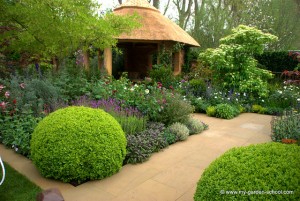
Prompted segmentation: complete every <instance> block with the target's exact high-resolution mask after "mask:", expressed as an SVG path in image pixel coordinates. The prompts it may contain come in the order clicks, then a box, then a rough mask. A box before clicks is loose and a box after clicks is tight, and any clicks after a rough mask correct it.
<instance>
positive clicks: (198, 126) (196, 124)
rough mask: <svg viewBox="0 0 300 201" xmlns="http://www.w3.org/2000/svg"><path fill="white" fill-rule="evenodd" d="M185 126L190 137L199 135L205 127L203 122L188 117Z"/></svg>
mask: <svg viewBox="0 0 300 201" xmlns="http://www.w3.org/2000/svg"><path fill="white" fill-rule="evenodd" d="M185 125H186V127H187V128H188V129H189V134H190V135H193V134H198V133H201V132H202V131H204V130H205V129H206V127H207V126H206V125H205V124H204V123H203V122H201V121H200V120H198V119H195V118H193V117H190V118H189V119H188V120H187V122H186V123H185Z"/></svg>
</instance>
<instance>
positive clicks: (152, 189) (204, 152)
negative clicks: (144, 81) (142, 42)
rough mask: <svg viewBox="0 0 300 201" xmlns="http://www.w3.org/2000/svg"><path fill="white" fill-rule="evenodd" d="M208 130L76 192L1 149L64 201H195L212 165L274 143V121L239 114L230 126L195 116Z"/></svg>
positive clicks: (0, 149) (6, 158) (0, 150)
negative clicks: (235, 152) (234, 152)
mask: <svg viewBox="0 0 300 201" xmlns="http://www.w3.org/2000/svg"><path fill="white" fill-rule="evenodd" d="M193 116H194V118H197V119H200V120H202V121H203V122H205V123H207V124H208V125H209V130H206V131H204V132H202V133H201V134H199V135H193V136H190V137H189V138H188V139H187V140H186V141H184V142H179V143H176V144H174V145H171V146H169V147H168V148H166V149H164V150H163V151H161V152H158V153H155V154H153V155H152V157H151V158H150V159H149V160H148V161H146V162H144V163H142V164H137V165H125V166H124V167H123V168H122V169H121V170H120V172H118V173H117V174H115V175H113V176H111V177H109V178H106V179H103V180H100V181H90V182H87V183H84V184H82V185H79V186H77V187H74V186H72V185H70V184H65V183H62V182H59V181H54V180H51V179H45V178H43V177H42V176H41V175H40V174H39V172H38V171H37V169H36V168H35V167H34V165H33V164H32V162H31V161H30V160H29V159H26V158H25V157H23V156H21V155H18V154H16V153H14V152H13V151H12V150H9V149H6V148H5V147H4V146H3V145H0V155H1V157H2V159H3V160H4V161H6V162H7V163H9V164H10V165H11V166H12V167H14V168H15V169H16V170H17V171H19V172H20V173H21V174H23V175H25V176H26V177H28V178H29V179H30V180H31V181H32V182H34V183H35V184H37V185H39V186H40V187H41V188H43V189H49V188H58V189H59V190H60V191H61V192H62V195H63V196H64V198H65V200H66V201H99V200H101V201H118V200H122V201H127V200H132V201H160V200H161V201H175V200H177V201H192V200H193V195H194V192H195V189H196V184H197V182H198V180H199V178H200V176H201V174H202V173H203V171H204V170H205V168H207V167H208V166H209V164H210V163H211V162H212V161H214V160H215V159H216V158H218V157H219V156H220V155H222V154H223V153H224V152H225V151H227V150H228V149H230V148H232V147H240V146H248V145H250V144H257V143H264V142H269V141H271V138H270V134H271V129H270V121H271V118H272V117H271V116H267V115H258V114H241V115H239V117H236V118H234V119H232V120H222V119H217V118H212V117H207V116H206V115H204V114H194V115H193Z"/></svg>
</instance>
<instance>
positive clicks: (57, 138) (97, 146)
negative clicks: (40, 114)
mask: <svg viewBox="0 0 300 201" xmlns="http://www.w3.org/2000/svg"><path fill="white" fill-rule="evenodd" d="M125 155H126V137H125V134H124V132H123V130H122V128H121V126H120V124H119V123H118V122H117V121H116V120H115V119H114V118H113V117H112V116H111V115H109V114H108V113H106V112H104V111H103V110H100V109H92V108H87V107H75V106H72V107H67V108H64V109H60V110H57V111H55V112H53V113H51V114H50V115H48V116H47V117H45V118H44V119H43V120H42V121H41V122H40V123H39V124H38V125H37V127H36V128H35V130H34V132H33V134H32V139H31V158H32V161H33V163H34V164H35V165H36V167H37V168H38V170H39V171H40V173H41V174H42V175H43V176H44V177H46V178H53V179H57V180H61V181H63V182H76V183H79V184H80V183H82V182H84V181H87V180H96V179H103V178H105V177H108V176H111V175H113V174H114V173H116V172H118V171H119V170H120V169H121V167H122V164H123V160H124V158H125Z"/></svg>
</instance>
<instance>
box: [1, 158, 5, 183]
mask: <svg viewBox="0 0 300 201" xmlns="http://www.w3.org/2000/svg"><path fill="white" fill-rule="evenodd" d="M0 165H1V169H2V179H1V181H0V186H1V185H2V184H3V182H4V179H5V168H4V164H3V162H2V159H1V157H0Z"/></svg>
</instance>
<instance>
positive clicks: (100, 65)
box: [97, 49, 103, 71]
mask: <svg viewBox="0 0 300 201" xmlns="http://www.w3.org/2000/svg"><path fill="white" fill-rule="evenodd" d="M102 54H103V52H102V50H101V49H98V51H97V57H98V70H99V71H101V69H102V61H103V59H102Z"/></svg>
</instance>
